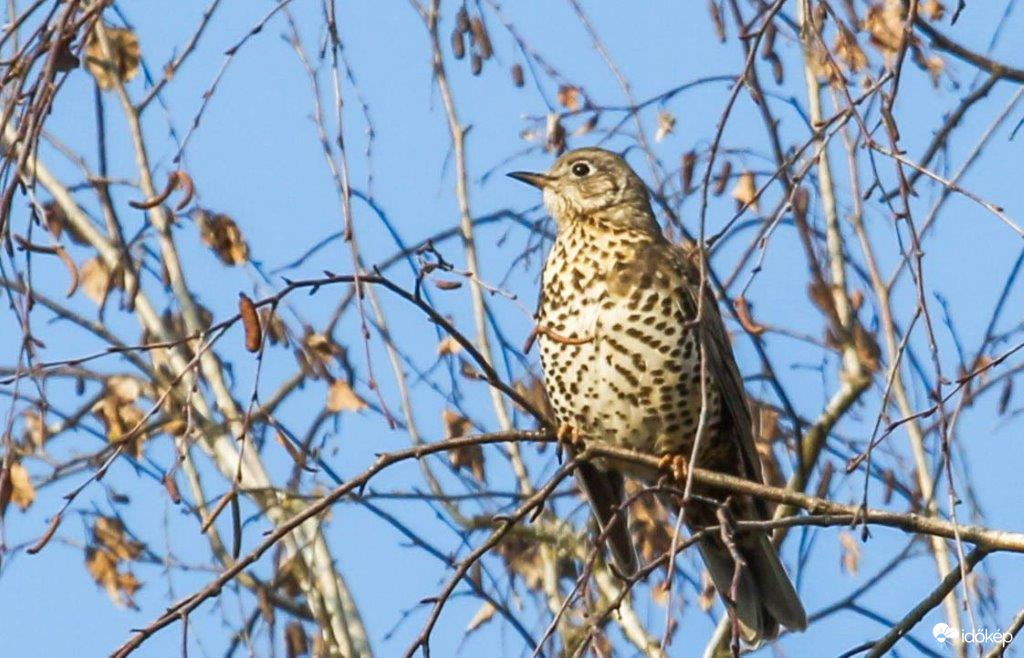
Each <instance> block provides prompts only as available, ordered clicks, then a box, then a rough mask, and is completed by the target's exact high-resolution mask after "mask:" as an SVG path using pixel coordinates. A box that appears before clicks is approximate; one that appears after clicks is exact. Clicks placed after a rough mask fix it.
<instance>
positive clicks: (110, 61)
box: [85, 26, 142, 89]
mask: <svg viewBox="0 0 1024 658" xmlns="http://www.w3.org/2000/svg"><path fill="white" fill-rule="evenodd" d="M104 31H105V32H106V34H107V40H108V41H109V43H110V57H109V58H108V57H106V56H105V55H104V52H103V46H102V45H101V43H100V38H99V35H98V33H97V31H96V30H93V31H92V32H90V33H89V38H88V41H87V42H86V45H85V63H86V66H87V67H88V69H89V73H91V74H92V76H93V77H94V78H96V83H97V84H99V86H100V89H113V88H114V87H115V86H117V84H118V82H122V83H124V82H128V81H129V80H131V79H132V78H134V77H135V76H136V75H138V73H139V61H140V60H141V56H142V52H141V50H140V49H139V38H138V37H137V36H136V35H135V33H134V32H132V31H131V30H128V29H123V28H119V27H110V26H104Z"/></svg>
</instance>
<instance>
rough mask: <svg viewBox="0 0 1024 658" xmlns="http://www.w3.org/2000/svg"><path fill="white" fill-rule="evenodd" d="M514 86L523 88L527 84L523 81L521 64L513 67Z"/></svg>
mask: <svg viewBox="0 0 1024 658" xmlns="http://www.w3.org/2000/svg"><path fill="white" fill-rule="evenodd" d="M512 84H514V85H515V86H517V87H522V86H523V84H525V81H524V80H523V67H522V65H520V64H513V65H512Z"/></svg>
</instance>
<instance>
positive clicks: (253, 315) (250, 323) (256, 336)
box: [238, 292, 263, 352]
mask: <svg viewBox="0 0 1024 658" xmlns="http://www.w3.org/2000/svg"><path fill="white" fill-rule="evenodd" d="M238 315H239V317H241V319H242V328H243V329H245V349H247V350H248V351H250V352H259V351H260V345H262V344H263V329H262V327H260V316H259V313H257V312H256V305H255V304H253V303H252V299H250V298H249V296H248V295H246V294H245V293H243V292H240V293H238Z"/></svg>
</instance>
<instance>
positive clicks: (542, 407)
mask: <svg viewBox="0 0 1024 658" xmlns="http://www.w3.org/2000/svg"><path fill="white" fill-rule="evenodd" d="M514 388H515V390H516V393H518V394H519V395H521V396H523V397H524V398H525V399H526V400H527V401H528V402H529V403H530V404H532V405H533V406H534V408H535V409H537V410H538V411H540V412H541V413H542V414H544V417H545V418H554V417H555V409H554V407H552V406H551V400H550V399H549V398H548V392H547V389H546V388H544V382H543V381H541V380H540V379H538V378H537V377H531V378H530V379H529V381H528V382H526V383H524V382H522V381H517V382H516V383H515V386H514Z"/></svg>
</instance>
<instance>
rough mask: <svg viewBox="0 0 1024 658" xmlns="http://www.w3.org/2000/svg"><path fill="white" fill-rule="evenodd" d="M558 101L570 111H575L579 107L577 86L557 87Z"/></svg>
mask: <svg viewBox="0 0 1024 658" xmlns="http://www.w3.org/2000/svg"><path fill="white" fill-rule="evenodd" d="M558 103H559V104H560V105H561V106H562V107H564V108H565V109H567V110H569V111H570V112H575V111H576V110H578V109H580V90H579V87H576V86H574V85H561V86H560V87H559V88H558Z"/></svg>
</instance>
